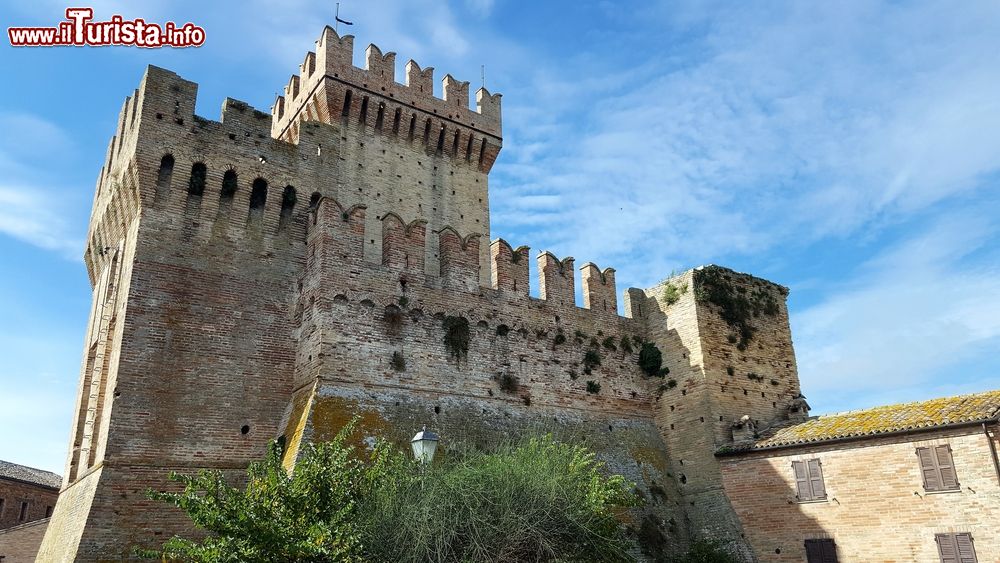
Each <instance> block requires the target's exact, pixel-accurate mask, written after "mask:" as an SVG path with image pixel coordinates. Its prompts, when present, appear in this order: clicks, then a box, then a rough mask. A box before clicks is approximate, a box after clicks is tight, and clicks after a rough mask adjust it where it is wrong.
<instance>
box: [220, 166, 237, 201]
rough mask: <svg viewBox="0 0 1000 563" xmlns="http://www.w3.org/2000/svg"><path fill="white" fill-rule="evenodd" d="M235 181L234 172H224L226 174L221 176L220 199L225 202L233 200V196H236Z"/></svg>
mask: <svg viewBox="0 0 1000 563" xmlns="http://www.w3.org/2000/svg"><path fill="white" fill-rule="evenodd" d="M236 179H237V178H236V171H235V170H226V173H225V174H223V175H222V192H220V198H221V199H223V200H227V201H228V200H231V199H233V196H234V195H236V185H237V184H236Z"/></svg>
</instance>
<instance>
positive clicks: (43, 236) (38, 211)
mask: <svg viewBox="0 0 1000 563" xmlns="http://www.w3.org/2000/svg"><path fill="white" fill-rule="evenodd" d="M55 191H56V190H44V189H38V188H34V187H29V186H23V185H16V186H8V185H0V233H4V234H6V235H9V236H12V237H14V238H16V239H19V240H22V241H24V242H27V243H29V244H32V245H34V246H37V247H40V248H43V249H45V250H54V251H57V252H59V253H61V254H63V255H64V256H66V257H67V258H71V259H75V260H78V259H79V258H80V255H82V254H83V240H82V239H81V238H78V237H77V236H74V235H73V234H71V232H70V231H71V229H70V226H69V225H68V222H67V221H66V213H67V210H66V209H64V208H62V207H63V206H61V205H59V204H58V203H53V198H52V196H51V194H52V193H53V192H55Z"/></svg>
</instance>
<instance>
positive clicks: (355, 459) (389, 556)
mask: <svg viewBox="0 0 1000 563" xmlns="http://www.w3.org/2000/svg"><path fill="white" fill-rule="evenodd" d="M354 426H355V423H354V422H352V423H351V424H349V425H348V426H347V427H346V428H344V429H343V430H342V431H341V432H340V433H338V434H337V436H336V438H334V440H333V441H331V442H328V443H322V444H312V445H307V446H305V447H304V449H303V452H302V454H301V455H300V457H299V459H298V461H297V463H296V465H295V470H294V472H293V473H292V474H291V475H289V474H288V473H286V471H285V469H284V468H283V467H282V465H281V457H280V453H281V452H280V451H279V450H278V448H272V450H271V451H270V453H269V455H268V456H267V458H266V459H265V460H263V461H260V462H257V463H253V464H251V465H250V467H249V469H248V471H247V480H246V484H245V486H243V487H234V486H232V485H230V484H228V483H227V482H226V481H225V479H224V478H223V475H222V473H220V472H218V471H202V472H200V473H198V474H197V475H196V476H193V477H192V476H184V475H178V474H172V475H171V479H173V480H175V481H178V482H180V483H182V484H183V485H184V487H183V490H182V491H180V492H173V493H171V492H168V493H160V492H150V493H149V494H150V496H151V498H154V499H159V500H163V501H166V502H168V503H170V504H173V505H174V506H177V507H179V508H181V509H182V510H184V511H185V512H187V514H188V515H189V516H190V517H191V519H192V521H193V522H194V524H195V525H196V526H197V527H198V528H201V529H202V530H204V531H205V532H207V535H206V537H205V538H204V539H201V540H192V539H186V538H179V537H174V538H171V539H170V540H168V541H167V542H166V544H164V546H163V549H162V551H156V552H146V553H144V555H147V556H150V557H165V558H168V559H178V560H188V561H190V560H194V561H206V562H230V561H338V562H340V561H344V562H355V561H379V562H396V561H401V562H406V561H410V562H443V561H456V562H458V561H476V562H481V561H482V562H495V563H502V562H514V561H517V562H521V561H626V560H628V559H629V558H628V555H627V554H626V549H627V547H628V543H627V541H626V539H625V537H624V534H623V528H622V526H621V524H620V522H619V521H618V519H617V518H616V514H617V512H618V511H619V510H621V509H623V508H624V507H628V506H633V505H635V504H636V503H637V502H638V499H637V497H636V496H635V495H634V493H633V492H632V489H633V486H632V484H630V483H628V482H627V481H626V480H625V479H624V478H623V477H621V476H616V475H615V476H605V475H604V473H603V471H604V468H603V466H602V464H601V463H599V462H598V461H596V459H595V458H594V454H593V453H591V452H589V451H588V450H586V449H585V448H583V447H580V446H572V445H568V444H564V443H560V442H557V441H555V440H553V439H552V438H551V437H539V438H531V439H527V440H524V441H522V442H520V443H516V444H509V445H505V446H502V447H500V448H497V449H495V450H494V451H491V452H489V453H482V452H475V453H468V454H464V455H457V454H456V455H452V456H451V459H450V460H441V461H442V462H440V463H437V464H436V465H435V466H433V467H420V466H419V465H418V464H417V463H416V462H414V461H412V460H411V459H410V458H409V456H406V455H404V454H403V453H401V452H399V451H398V450H395V449H393V448H392V447H391V446H390V445H388V444H387V443H386V442H379V443H378V444H377V445H376V447H375V449H374V451H373V452H372V453H371V455H369V456H364V459H362V457H359V456H358V454H357V452H356V451H355V449H354V448H352V447H351V446H349V445H348V443H347V439H348V437H349V436H350V435H351V433H352V432H353V431H354Z"/></svg>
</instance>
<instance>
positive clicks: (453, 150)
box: [451, 131, 461, 156]
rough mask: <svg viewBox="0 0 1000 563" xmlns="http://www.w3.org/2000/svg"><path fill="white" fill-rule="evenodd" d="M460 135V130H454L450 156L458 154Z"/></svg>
mask: <svg viewBox="0 0 1000 563" xmlns="http://www.w3.org/2000/svg"><path fill="white" fill-rule="evenodd" d="M460 136H461V132H459V131H455V140H454V141H452V142H451V154H452V156H458V139H459V137H460Z"/></svg>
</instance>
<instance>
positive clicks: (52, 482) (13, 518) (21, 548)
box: [0, 460, 62, 563]
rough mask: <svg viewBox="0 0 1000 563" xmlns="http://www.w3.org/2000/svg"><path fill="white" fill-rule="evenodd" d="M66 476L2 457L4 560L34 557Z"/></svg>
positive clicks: (0, 553)
mask: <svg viewBox="0 0 1000 563" xmlns="http://www.w3.org/2000/svg"><path fill="white" fill-rule="evenodd" d="M61 483H62V477H60V476H58V475H56V474H55V473H51V472H49V471H43V470H41V469H35V468H33V467H26V466H24V465H18V464H16V463H11V462H9V461H2V460H0V562H2V563H15V562H17V561H34V559H35V553H36V552H37V551H38V546H39V544H41V541H42V536H43V535H44V533H45V527H46V526H47V525H48V518H49V517H50V516H51V515H52V509H53V508H54V507H55V505H56V498H57V497H58V495H59V486H60V484H61Z"/></svg>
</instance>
